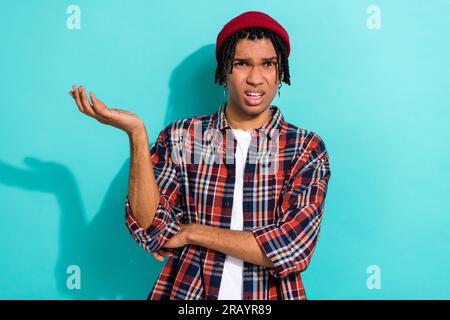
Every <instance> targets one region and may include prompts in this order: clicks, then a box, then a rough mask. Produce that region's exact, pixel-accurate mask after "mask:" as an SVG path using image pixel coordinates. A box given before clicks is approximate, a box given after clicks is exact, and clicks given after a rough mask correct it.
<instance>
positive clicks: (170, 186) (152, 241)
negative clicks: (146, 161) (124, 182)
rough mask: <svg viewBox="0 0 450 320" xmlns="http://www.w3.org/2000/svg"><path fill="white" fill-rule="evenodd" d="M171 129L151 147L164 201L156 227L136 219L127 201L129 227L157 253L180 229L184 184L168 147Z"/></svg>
mask: <svg viewBox="0 0 450 320" xmlns="http://www.w3.org/2000/svg"><path fill="white" fill-rule="evenodd" d="M168 128H169V126H168V127H166V128H165V129H164V130H163V131H161V133H160V134H159V136H158V139H157V140H156V141H155V143H154V144H153V145H152V147H151V148H150V154H151V161H152V164H153V171H154V174H155V178H156V182H157V184H158V186H159V191H160V200H159V204H158V208H157V210H156V213H155V217H154V219H153V222H152V224H151V225H150V226H149V227H148V228H147V230H144V229H143V228H142V227H141V226H140V225H139V223H138V222H137V220H136V219H135V218H134V216H133V212H132V210H131V205H130V201H129V198H128V194H127V196H126V198H125V225H126V226H127V228H128V230H129V232H130V234H131V236H132V237H133V239H134V240H135V241H136V242H137V243H138V244H139V245H140V246H141V247H142V248H144V250H146V251H148V252H156V251H158V250H159V249H160V248H161V247H163V246H164V244H165V243H166V242H167V241H169V240H170V239H171V238H172V237H173V236H175V235H176V234H177V232H178V231H179V230H180V219H181V217H182V215H183V211H182V209H181V208H180V197H181V196H180V184H179V182H178V179H177V173H176V167H175V164H174V163H173V162H172V159H171V152H170V148H169V147H168V145H169V144H168V138H167V136H168V133H167V132H168Z"/></svg>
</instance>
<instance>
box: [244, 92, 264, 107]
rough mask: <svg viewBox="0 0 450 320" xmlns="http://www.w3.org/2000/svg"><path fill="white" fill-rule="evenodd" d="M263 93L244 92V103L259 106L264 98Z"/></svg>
mask: <svg viewBox="0 0 450 320" xmlns="http://www.w3.org/2000/svg"><path fill="white" fill-rule="evenodd" d="M264 94H265V93H264V91H260V90H258V91H256V90H255V91H245V94H244V97H245V101H246V102H247V104H248V105H250V106H257V105H259V104H261V102H262V100H263V96H264Z"/></svg>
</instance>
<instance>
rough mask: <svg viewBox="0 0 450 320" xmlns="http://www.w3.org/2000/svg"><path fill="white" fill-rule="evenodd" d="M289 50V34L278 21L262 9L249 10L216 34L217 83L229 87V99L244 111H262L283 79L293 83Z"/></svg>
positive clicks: (257, 112)
mask: <svg viewBox="0 0 450 320" xmlns="http://www.w3.org/2000/svg"><path fill="white" fill-rule="evenodd" d="M242 27H243V28H242ZM289 53H290V44H289V37H288V35H287V32H286V31H285V30H284V29H283V27H282V26H281V25H279V24H278V22H276V21H275V20H274V19H273V18H271V17H270V16H268V15H266V14H264V13H261V12H255V11H252V12H246V13H244V14H242V15H240V16H238V17H236V18H234V19H232V20H231V21H230V22H228V23H227V24H226V25H225V26H224V28H223V29H222V31H221V32H220V33H219V35H218V37H217V44H216V58H217V69H216V75H215V83H218V84H220V85H224V86H227V87H228V89H229V102H231V104H233V105H234V106H236V107H239V109H241V111H243V112H244V113H246V114H253V115H256V114H260V113H261V112H263V111H264V110H265V109H267V108H268V107H269V106H270V103H271V102H272V100H273V98H274V97H275V95H276V93H277V91H278V88H279V85H280V84H281V82H285V83H287V84H288V85H290V75H289V64H288V57H289ZM261 94H262V96H259V95H261Z"/></svg>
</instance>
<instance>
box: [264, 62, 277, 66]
mask: <svg viewBox="0 0 450 320" xmlns="http://www.w3.org/2000/svg"><path fill="white" fill-rule="evenodd" d="M265 65H266V66H267V67H271V66H273V65H275V63H273V62H266V63H265Z"/></svg>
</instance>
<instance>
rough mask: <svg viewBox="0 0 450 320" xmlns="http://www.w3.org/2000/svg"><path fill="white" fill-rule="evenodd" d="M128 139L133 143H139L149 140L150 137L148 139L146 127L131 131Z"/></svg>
mask: <svg viewBox="0 0 450 320" xmlns="http://www.w3.org/2000/svg"><path fill="white" fill-rule="evenodd" d="M128 137H129V138H130V141H131V142H133V143H138V142H140V141H146V140H147V139H148V137H147V129H146V128H145V125H142V126H140V127H137V128H136V129H134V130H133V131H131V132H130V133H129V134H128Z"/></svg>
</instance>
